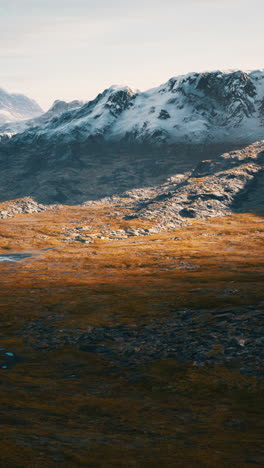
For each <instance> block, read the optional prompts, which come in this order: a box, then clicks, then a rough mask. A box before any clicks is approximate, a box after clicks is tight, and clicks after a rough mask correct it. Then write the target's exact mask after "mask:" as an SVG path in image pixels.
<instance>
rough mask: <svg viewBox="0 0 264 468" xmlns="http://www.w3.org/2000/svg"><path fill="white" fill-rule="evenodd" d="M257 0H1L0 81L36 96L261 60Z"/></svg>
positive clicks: (137, 83) (263, 36)
mask: <svg viewBox="0 0 264 468" xmlns="http://www.w3.org/2000/svg"><path fill="white" fill-rule="evenodd" d="M263 16H264V1H263V0H184V1H183V0H0V87H2V88H4V89H6V90H7V91H9V92H20V93H23V94H26V95H27V96H29V97H31V98H33V99H35V100H36V101H37V102H38V103H39V104H40V105H41V106H42V107H43V109H47V108H49V107H50V106H51V104H52V103H53V101H54V100H55V99H63V100H66V101H71V100H73V99H81V100H84V101H87V100H89V99H93V98H94V97H95V96H96V95H97V94H98V93H99V92H101V91H103V90H104V89H105V88H108V87H109V86H111V85H113V84H126V85H128V86H131V87H134V88H138V89H141V90H146V89H149V88H152V87H155V86H158V85H160V84H161V83H164V82H165V81H167V80H168V79H169V78H171V77H172V76H177V75H181V74H184V73H188V72H192V71H198V72H200V71H205V70H216V69H241V68H242V69H263V68H264V54H263V49H264V47H263V46H264V28H263Z"/></svg>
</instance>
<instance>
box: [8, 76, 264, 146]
mask: <svg viewBox="0 0 264 468" xmlns="http://www.w3.org/2000/svg"><path fill="white" fill-rule="evenodd" d="M43 122H44V121H40V119H39V121H38V122H36V123H35V124H34V125H36V124H37V125H38V127H37V128H32V129H29V130H27V131H26V132H25V133H24V134H23V136H19V135H17V137H16V138H18V139H20V138H22V139H23V140H25V141H26V140H28V141H31V142H32V141H34V140H35V139H36V140H38V141H40V140H41V141H44V140H49V141H51V142H54V143H55V142H56V143H57V142H58V140H59V141H60V142H63V143H68V142H74V141H77V142H79V143H82V142H87V141H100V142H104V141H106V142H126V143H150V144H161V143H168V144H174V143H199V144H201V143H202V144H207V143H215V142H236V141H237V142H241V143H242V142H250V141H256V140H259V139H262V138H263V136H264V71H263V70H260V71H252V72H244V71H228V72H222V71H215V72H205V73H189V74H187V75H183V76H178V77H175V78H171V79H170V80H169V81H167V82H166V83H165V84H163V85H161V86H159V87H157V88H154V89H151V90H149V91H145V92H140V91H138V90H132V89H130V88H128V87H119V86H112V87H111V88H109V89H106V90H105V91H104V92H103V93H102V94H99V95H98V96H97V97H96V99H94V100H93V101H89V102H87V103H85V104H84V105H83V106H82V107H78V108H77V109H72V110H67V112H64V113H62V114H61V115H60V116H59V117H57V118H55V119H52V120H50V119H48V121H46V122H44V123H43Z"/></svg>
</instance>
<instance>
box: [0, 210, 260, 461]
mask: <svg viewBox="0 0 264 468" xmlns="http://www.w3.org/2000/svg"><path fill="white" fill-rule="evenodd" d="M116 211H117V212H118V208H116ZM106 223H108V224H111V226H112V227H113V229H120V228H122V229H123V228H126V227H128V226H131V225H132V226H133V223H135V221H133V220H132V221H124V220H123V219H121V216H120V217H118V216H117V217H116V218H115V217H112V216H111V213H110V208H107V207H104V208H102V207H100V206H99V207H86V208H73V207H68V208H67V207H65V208H62V209H59V210H55V211H47V212H43V213H39V214H34V215H33V214H32V215H18V216H17V217H15V218H14V219H10V220H3V221H2V222H1V228H0V247H1V253H11V252H19V251H20V252H21V251H22V252H29V251H30V249H32V250H31V252H33V253H36V255H35V256H33V257H32V258H28V259H25V260H22V261H21V262H17V263H5V262H4V263H1V264H0V294H1V301H0V313H1V341H0V348H5V349H2V350H0V362H1V366H2V368H1V369H0V371H1V375H0V383H1V385H0V397H1V400H0V435H1V442H0V466H2V467H3V468H9V467H11V468H12V467H17V468H19V467H20V468H22V467H23V468H33V467H34V468H37V467H40V468H44V467H45V468H46V467H47V468H49V467H79V466H80V467H92V468H93V467H103V468H104V467H125V466H128V467H142V468H143V467H157V468H165V467H184V468H185V467H188V468H189V467H210V468H211V467H217V468H218V467H219V468H222V467H230V468H231V467H232V468H233V467H239V468H240V467H242V468H243V467H251V466H252V467H254V466H263V465H264V450H263V433H264V424H263V417H264V411H263V409H264V408H263V374H262V371H263V368H262V370H261V365H260V364H261V363H260V362H257V361H258V359H257V357H258V355H259V353H261V352H263V344H262V345H261V343H262V342H261V338H262V337H261V328H260V327H261V318H262V314H263V309H264V294H263V278H264V268H263V266H264V249H263V246H264V243H263V239H264V236H263V234H264V223H263V217H262V216H260V215H259V216H256V215H253V214H243V215H233V216H228V217H225V218H221V219H219V218H218V219H211V220H207V221H194V222H193V223H192V224H191V225H190V226H187V227H185V228H181V229H178V230H174V231H170V232H166V233H159V234H156V235H150V236H144V237H136V238H129V239H124V240H121V241H111V240H108V239H106V240H104V239H103V240H101V239H97V240H95V241H94V243H92V244H82V243H78V242H73V243H65V242H64V241H63V237H64V234H63V233H64V231H65V228H71V227H76V225H77V224H78V225H84V224H93V226H94V230H95V232H96V229H98V231H99V230H100V229H101V227H102V226H103V225H104V224H106ZM46 248H52V250H41V249H46ZM181 310H182V313H183V317H184V314H185V313H186V311H190V310H191V311H192V314H193V315H192V317H195V314H196V313H197V320H198V317H199V320H200V317H201V314H203V313H204V319H203V321H202V326H201V336H203V337H205V332H206V331H207V330H208V334H209V337H208V338H206V339H207V340H209V341H210V333H213V332H212V329H213V328H214V327H218V326H219V327H220V326H221V327H223V326H226V333H227V334H230V336H234V339H238V338H239V339H240V338H243V337H241V333H243V330H244V332H246V328H247V327H249V328H250V329H252V330H254V329H258V330H260V332H259V334H258V336H255V335H254V336H253V338H252V342H251V341H250V340H249V342H250V346H251V350H252V353H253V355H254V352H255V356H256V363H257V364H256V368H257V370H258V372H256V373H254V372H243V368H247V363H246V362H243V361H244V360H245V359H246V357H245V356H246V354H245V352H244V349H245V347H246V346H247V342H246V343H245V344H243V346H242V345H241V350H240V348H238V352H237V354H236V358H235V359H234V357H232V356H233V355H232V353H231V358H230V359H223V358H222V355H223V354H221V353H222V351H223V350H222V349H221V343H214V346H213V349H212V356H213V358H212V359H207V360H206V362H202V361H201V362H199V361H198V362H193V361H191V360H189V361H188V362H187V361H184V360H181V361H179V360H177V359H175V357H173V356H174V355H173V353H171V352H170V351H169V350H168V353H167V354H166V352H165V354H164V353H163V355H162V356H161V357H159V355H158V354H157V356H156V357H155V358H154V357H152V358H148V359H143V356H144V352H142V349H138V348H140V346H138V348H137V346H136V345H135V346H134V345H133V347H130V348H129V349H126V345H127V343H126V341H125V342H122V336H121V335H120V336H119V335H118V332H117V331H116V330H118V327H119V328H120V330H121V329H122V327H123V328H124V327H126V330H131V334H132V335H133V333H134V332H133V330H139V331H140V329H142V330H144V333H145V332H146V330H148V329H149V330H150V336H149V338H148V341H149V342H150V343H152V341H153V343H154V341H155V340H156V341H157V336H156V335H155V334H154V332H153V330H152V328H151V326H152V325H151V324H152V323H153V321H154V322H155V323H156V324H157V323H158V324H159V325H160V327H161V329H162V327H165V326H168V323H169V321H170V320H171V317H172V314H174V313H175V311H177V313H178V314H180V313H181ZM242 312H243V313H242ZM230 313H233V315H235V319H234V320H233V319H232V321H231V322H230V321H229V319H228V317H229V315H228V314H230ZM192 320H193V321H194V319H192ZM197 323H200V322H199V321H198V322H197ZM241 323H243V325H241ZM262 323H263V322H262ZM224 324H225V325H224ZM107 327H108V328H109V327H110V328H111V327H112V328H111V330H112V329H114V331H115V333H114V335H113V336H112V335H111V337H109V334H108V335H107V333H106V328H107ZM140 327H141V328H140ZM148 327H150V328H148ZM243 327H244V328H243ZM97 330H99V332H100V333H102V334H103V333H106V336H105V337H104V336H103V335H102V339H101V341H102V343H101V344H100V346H101V348H100V346H97V345H98V343H97V345H96V346H97V348H96V347H95V349H92V348H91V347H90V348H89V347H88V348H87V349H84V348H85V347H83V346H82V344H83V343H82V342H81V341H80V342H78V340H77V338H78V336H80V335H81V334H82V333H86V334H89V333H92V332H94V333H96V332H97ZM99 332H98V333H99ZM142 333H143V332H142ZM151 333H153V337H152V336H151ZM195 333H196V334H194V339H195V340H196V341H197V347H198V346H200V344H201V343H200V342H199V334H197V332H195ZM250 333H251V332H250ZM252 333H253V332H252ZM253 334H254V333H253ZM154 335H155V336H154ZM144 336H145V335H144ZM262 336H264V335H262ZM110 338H111V339H112V344H111V342H110V341H109V340H110ZM203 339H205V338H203ZM107 340H108V341H107ZM156 341H155V343H156ZM133 343H134V342H133ZM156 344H157V343H156ZM163 344H164V343H163V342H162V343H161V345H162V346H163ZM105 345H106V346H107V348H109V349H110V351H111V350H112V351H113V350H114V351H115V352H117V350H118V349H119V350H120V359H118V358H116V357H115V358H113V357H112V354H111V352H110V351H109V354H107V353H105V352H102V347H104V346H105ZM147 345H148V346H149V344H148V343H145V344H143V345H142V344H141V346H143V351H144V346H147ZM192 346H193V344H192ZM254 346H255V347H254ZM231 348H232V346H231ZM165 351H166V350H165ZM6 353H11V354H12V355H11V356H8V355H7V354H6ZM136 355H138V356H139V358H137V359H134V356H136ZM115 356H116V355H115ZM117 357H118V353H117ZM253 364H254V363H253ZM253 364H252V361H251V363H250V364H249V367H250V366H251V367H252V366H253ZM3 366H4V368H3ZM253 367H254V366H253ZM241 369H242V371H241ZM253 370H254V369H253Z"/></svg>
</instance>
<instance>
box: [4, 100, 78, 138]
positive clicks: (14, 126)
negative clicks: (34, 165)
mask: <svg viewBox="0 0 264 468" xmlns="http://www.w3.org/2000/svg"><path fill="white" fill-rule="evenodd" d="M83 104H84V103H83V101H78V100H74V101H72V102H65V101H60V100H56V101H55V102H54V103H53V105H52V106H51V108H50V109H49V110H48V111H47V112H45V113H42V114H41V115H39V116H38V117H36V118H33V119H29V120H22V121H18V122H9V123H5V124H2V125H0V134H1V133H2V134H15V133H21V132H24V131H25V130H27V129H28V128H31V127H36V126H38V125H42V124H46V123H47V122H49V121H50V120H52V119H54V118H55V117H58V116H59V115H61V114H63V113H64V112H67V111H69V110H72V109H78V108H80V107H82V106H83Z"/></svg>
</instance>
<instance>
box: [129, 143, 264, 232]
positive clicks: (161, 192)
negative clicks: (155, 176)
mask: <svg viewBox="0 0 264 468" xmlns="http://www.w3.org/2000/svg"><path fill="white" fill-rule="evenodd" d="M157 193H158V194H157V195H156V196H155V197H154V198H153V199H151V200H149V201H147V202H146V203H144V206H143V207H139V211H138V213H137V215H136V216H138V217H145V218H148V219H160V220H161V222H162V223H165V224H166V225H168V223H169V224H172V225H175V224H176V225H177V224H183V223H184V222H185V221H186V220H188V219H191V218H206V217H213V216H221V215H225V214H228V213H231V212H232V211H244V210H249V211H252V210H253V211H260V212H261V211H262V212H263V201H264V142H257V143H254V144H252V145H250V146H248V147H246V148H244V149H241V150H237V151H232V152H230V153H225V154H223V155H220V156H218V157H217V158H216V159H214V160H207V161H202V162H200V163H199V164H198V166H197V167H196V168H195V169H194V170H193V171H192V172H191V173H190V174H189V176H188V177H186V179H185V180H183V181H180V182H179V183H178V184H176V186H173V185H172V184H167V185H165V186H164V185H163V186H161V187H159V189H158V190H157Z"/></svg>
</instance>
